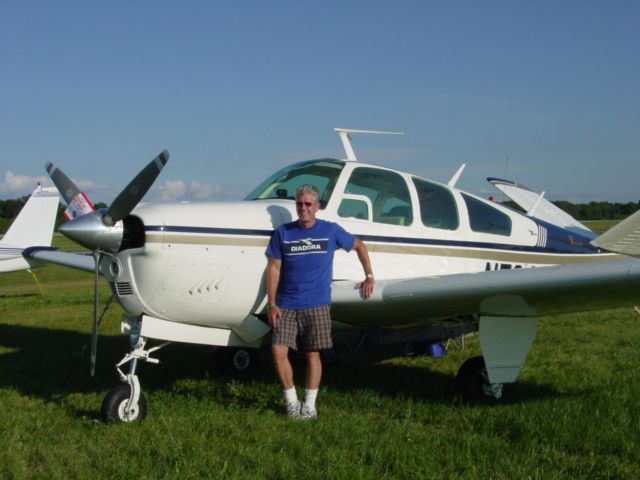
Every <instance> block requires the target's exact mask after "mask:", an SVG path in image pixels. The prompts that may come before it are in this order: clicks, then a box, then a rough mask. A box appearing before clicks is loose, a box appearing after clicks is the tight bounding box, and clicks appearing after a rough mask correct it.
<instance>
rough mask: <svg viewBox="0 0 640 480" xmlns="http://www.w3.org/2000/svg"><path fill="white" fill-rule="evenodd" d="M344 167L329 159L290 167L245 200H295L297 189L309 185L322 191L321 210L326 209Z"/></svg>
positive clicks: (278, 173)
mask: <svg viewBox="0 0 640 480" xmlns="http://www.w3.org/2000/svg"><path fill="white" fill-rule="evenodd" d="M343 167H344V162H341V161H339V160H328V159H327V160H311V161H308V162H301V163H296V164H294V165H290V166H288V167H285V168H283V169H282V170H279V171H277V172H276V173H274V174H273V175H271V176H270V177H269V178H267V179H266V180H265V181H264V182H262V183H261V184H260V185H259V186H258V188H256V189H255V190H254V191H253V192H251V193H250V194H249V195H247V197H246V198H245V200H264V199H270V198H286V199H290V200H295V195H296V189H297V188H298V187H299V186H300V185H304V184H306V183H309V184H311V185H314V186H315V187H316V188H317V189H318V190H319V191H320V208H322V209H324V208H325V207H326V206H327V203H328V202H329V198H331V193H332V192H333V188H334V187H335V185H336V182H337V181H338V177H339V176H340V172H341V171H342V169H343Z"/></svg>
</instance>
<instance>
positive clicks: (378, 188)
mask: <svg viewBox="0 0 640 480" xmlns="http://www.w3.org/2000/svg"><path fill="white" fill-rule="evenodd" d="M345 193H347V194H353V195H364V196H366V197H368V198H369V200H370V201H371V206H372V209H373V212H372V213H373V221H374V222H379V223H388V224H392V225H411V223H412V222H413V209H412V208H411V197H410V196H409V189H408V188H407V183H406V182H405V181H404V178H402V177H401V176H400V175H398V174H397V173H395V172H389V171H387V170H380V169H377V168H369V167H359V168H356V169H354V170H353V173H351V178H350V179H349V183H347V187H346V188H345Z"/></svg>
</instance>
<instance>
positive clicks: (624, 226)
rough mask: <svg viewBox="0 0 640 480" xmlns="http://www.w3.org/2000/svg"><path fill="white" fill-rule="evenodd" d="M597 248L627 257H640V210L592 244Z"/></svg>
mask: <svg viewBox="0 0 640 480" xmlns="http://www.w3.org/2000/svg"><path fill="white" fill-rule="evenodd" d="M591 244H592V245H595V246H596V247H599V248H603V249H605V250H609V251H611V252H616V253H625V254H627V255H640V210H638V211H637V212H636V213H634V214H633V215H631V216H630V217H627V218H626V219H624V220H623V221H622V222H620V223H619V224H617V225H616V226H615V227H613V228H611V229H609V230H607V231H606V232H605V233H603V234H602V235H600V236H599V237H598V238H596V239H595V240H593V241H592V242H591Z"/></svg>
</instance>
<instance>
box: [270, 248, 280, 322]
mask: <svg viewBox="0 0 640 480" xmlns="http://www.w3.org/2000/svg"><path fill="white" fill-rule="evenodd" d="M281 265H282V260H278V259H276V258H273V257H269V264H268V265H267V317H268V319H269V326H270V327H271V328H275V326H276V323H278V320H280V315H282V313H281V312H280V307H278V306H277V305H276V292H277V291H278V284H279V283H280V266H281Z"/></svg>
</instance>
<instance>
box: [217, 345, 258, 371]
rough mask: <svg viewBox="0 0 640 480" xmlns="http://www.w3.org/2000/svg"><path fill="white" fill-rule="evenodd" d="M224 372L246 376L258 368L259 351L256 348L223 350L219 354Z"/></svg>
mask: <svg viewBox="0 0 640 480" xmlns="http://www.w3.org/2000/svg"><path fill="white" fill-rule="evenodd" d="M218 354H219V357H218V358H219V359H220V360H222V367H223V368H224V370H226V371H228V372H231V373H239V374H245V373H248V372H250V371H252V370H254V369H255V368H256V365H257V364H258V351H257V350H256V349H255V348H222V349H220V351H219V352H218Z"/></svg>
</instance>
